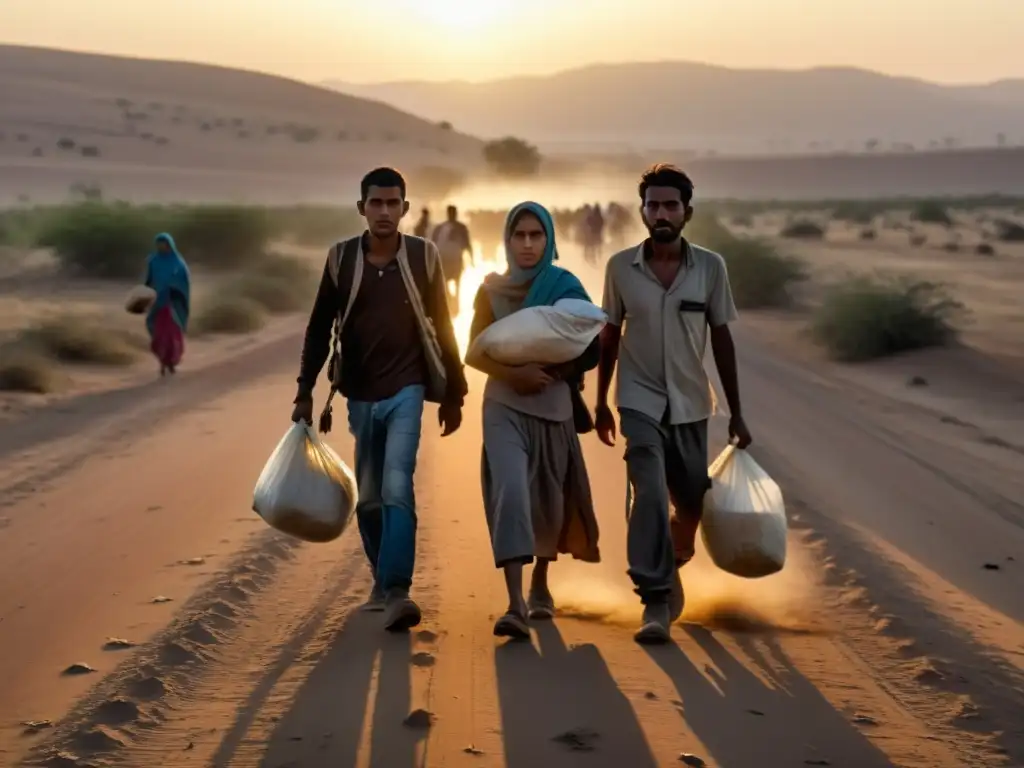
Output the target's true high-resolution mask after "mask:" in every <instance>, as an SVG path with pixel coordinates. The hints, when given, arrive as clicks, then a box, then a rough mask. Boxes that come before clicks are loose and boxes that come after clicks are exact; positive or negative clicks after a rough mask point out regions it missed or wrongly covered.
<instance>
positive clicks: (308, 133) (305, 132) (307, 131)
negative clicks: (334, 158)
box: [291, 125, 320, 144]
mask: <svg viewBox="0 0 1024 768" xmlns="http://www.w3.org/2000/svg"><path fill="white" fill-rule="evenodd" d="M291 134H292V140H293V141H297V142H298V143H299V144H310V143H312V142H314V141H316V140H317V138H318V137H319V136H320V131H319V130H318V129H317V128H313V127H312V126H309V125H296V126H293V127H292V130H291Z"/></svg>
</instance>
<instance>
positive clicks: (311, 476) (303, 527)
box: [252, 422, 359, 542]
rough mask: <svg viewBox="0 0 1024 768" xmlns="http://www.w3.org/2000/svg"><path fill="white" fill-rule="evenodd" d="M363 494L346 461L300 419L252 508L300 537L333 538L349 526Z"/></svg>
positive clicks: (270, 464) (259, 484) (273, 458)
mask: <svg viewBox="0 0 1024 768" xmlns="http://www.w3.org/2000/svg"><path fill="white" fill-rule="evenodd" d="M358 499H359V493H358V491H357V490H356V481H355V477H354V476H353V475H352V472H351V470H349V468H348V467H347V466H345V462H343V461H342V460H341V458H340V457H339V456H338V454H336V453H335V452H334V450H333V449H332V448H331V447H330V446H329V445H327V443H325V442H323V441H321V440H320V438H319V437H318V436H317V434H316V433H315V432H314V431H313V428H312V427H310V426H309V425H308V424H305V423H303V422H299V423H297V424H293V425H292V427H291V429H289V430H288V432H286V433H285V436H284V437H283V438H281V442H279V443H278V444H277V448H275V449H274V452H273V453H272V454H271V455H270V458H269V459H268V460H267V463H266V465H265V466H264V467H263V472H261V473H260V479H259V480H257V481H256V489H255V490H254V491H253V500H252V508H253V511H255V512H256V513H257V514H258V515H259V516H260V517H262V518H263V519H264V520H265V521H266V522H267V523H268V524H269V525H270V526H271V527H272V528H276V529H277V530H279V531H281V532H282V533H287V534H288V535H290V536H294V537H295V538H297V539H302V540H303V541H312V542H325V541H332V540H334V539H336V538H338V537H339V536H341V534H342V532H343V531H344V530H345V528H346V527H348V524H349V522H350V521H351V520H352V515H353V514H354V513H355V509H356V502H357V501H358Z"/></svg>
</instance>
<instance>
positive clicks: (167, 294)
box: [145, 232, 192, 376]
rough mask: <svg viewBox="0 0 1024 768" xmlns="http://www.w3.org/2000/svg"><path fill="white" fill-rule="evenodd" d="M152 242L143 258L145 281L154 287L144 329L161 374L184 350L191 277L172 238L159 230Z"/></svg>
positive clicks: (174, 365) (172, 367) (171, 367)
mask: <svg viewBox="0 0 1024 768" xmlns="http://www.w3.org/2000/svg"><path fill="white" fill-rule="evenodd" d="M155 246H156V248H155V250H154V251H153V253H151V254H150V255H149V259H148V260H147V262H146V283H145V284H146V285H148V286H149V287H150V288H152V289H153V290H154V291H156V300H155V301H154V302H153V305H152V306H151V307H150V309H149V313H148V314H147V315H146V329H147V330H148V331H149V338H150V349H152V350H153V354H154V355H156V359H157V360H159V361H160V375H161V376H165V375H166V374H168V373H174V372H175V370H177V367H178V365H179V364H180V363H181V357H182V355H183V354H184V352H185V332H186V330H187V329H188V314H189V308H190V306H191V303H192V291H191V288H192V281H191V276H190V275H189V271H188V264H186V263H185V260H184V259H183V258H182V257H181V254H180V253H178V249H177V247H175V245H174V238H172V237H171V236H170V235H168V234H167V233H166V232H165V233H162V234H159V235H157V236H156V241H155Z"/></svg>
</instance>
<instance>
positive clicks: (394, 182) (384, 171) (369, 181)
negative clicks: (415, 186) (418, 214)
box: [359, 167, 406, 203]
mask: <svg viewBox="0 0 1024 768" xmlns="http://www.w3.org/2000/svg"><path fill="white" fill-rule="evenodd" d="M370 187H398V188H399V189H400V190H402V199H403V200H404V199H405V191H406V190H405V177H404V176H403V175H402V174H401V173H399V172H398V171H397V170H395V169H394V168H388V167H382V168H374V169H373V170H372V171H370V172H369V173H368V174H366V175H365V176H363V180H362V182H361V183H360V185H359V191H360V193H361V194H362V200H363V202H364V203H365V202H366V197H367V195H369V194H370Z"/></svg>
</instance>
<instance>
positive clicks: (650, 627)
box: [633, 603, 672, 645]
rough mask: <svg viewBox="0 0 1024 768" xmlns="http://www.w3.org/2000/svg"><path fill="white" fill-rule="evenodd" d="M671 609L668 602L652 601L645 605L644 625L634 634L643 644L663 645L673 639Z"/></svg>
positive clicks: (634, 637)
mask: <svg viewBox="0 0 1024 768" xmlns="http://www.w3.org/2000/svg"><path fill="white" fill-rule="evenodd" d="M669 616H670V609H669V605H668V603H651V604H650V605H647V606H645V607H644V618H643V625H642V626H641V627H640V629H638V630H637V632H636V634H635V635H633V639H634V640H636V641H637V642H638V643H641V644H642V645H661V644H664V643H667V642H669V641H670V640H671V639H672V633H671V632H670V631H669V627H670V626H671V624H672V622H671V621H670V620H669Z"/></svg>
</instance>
